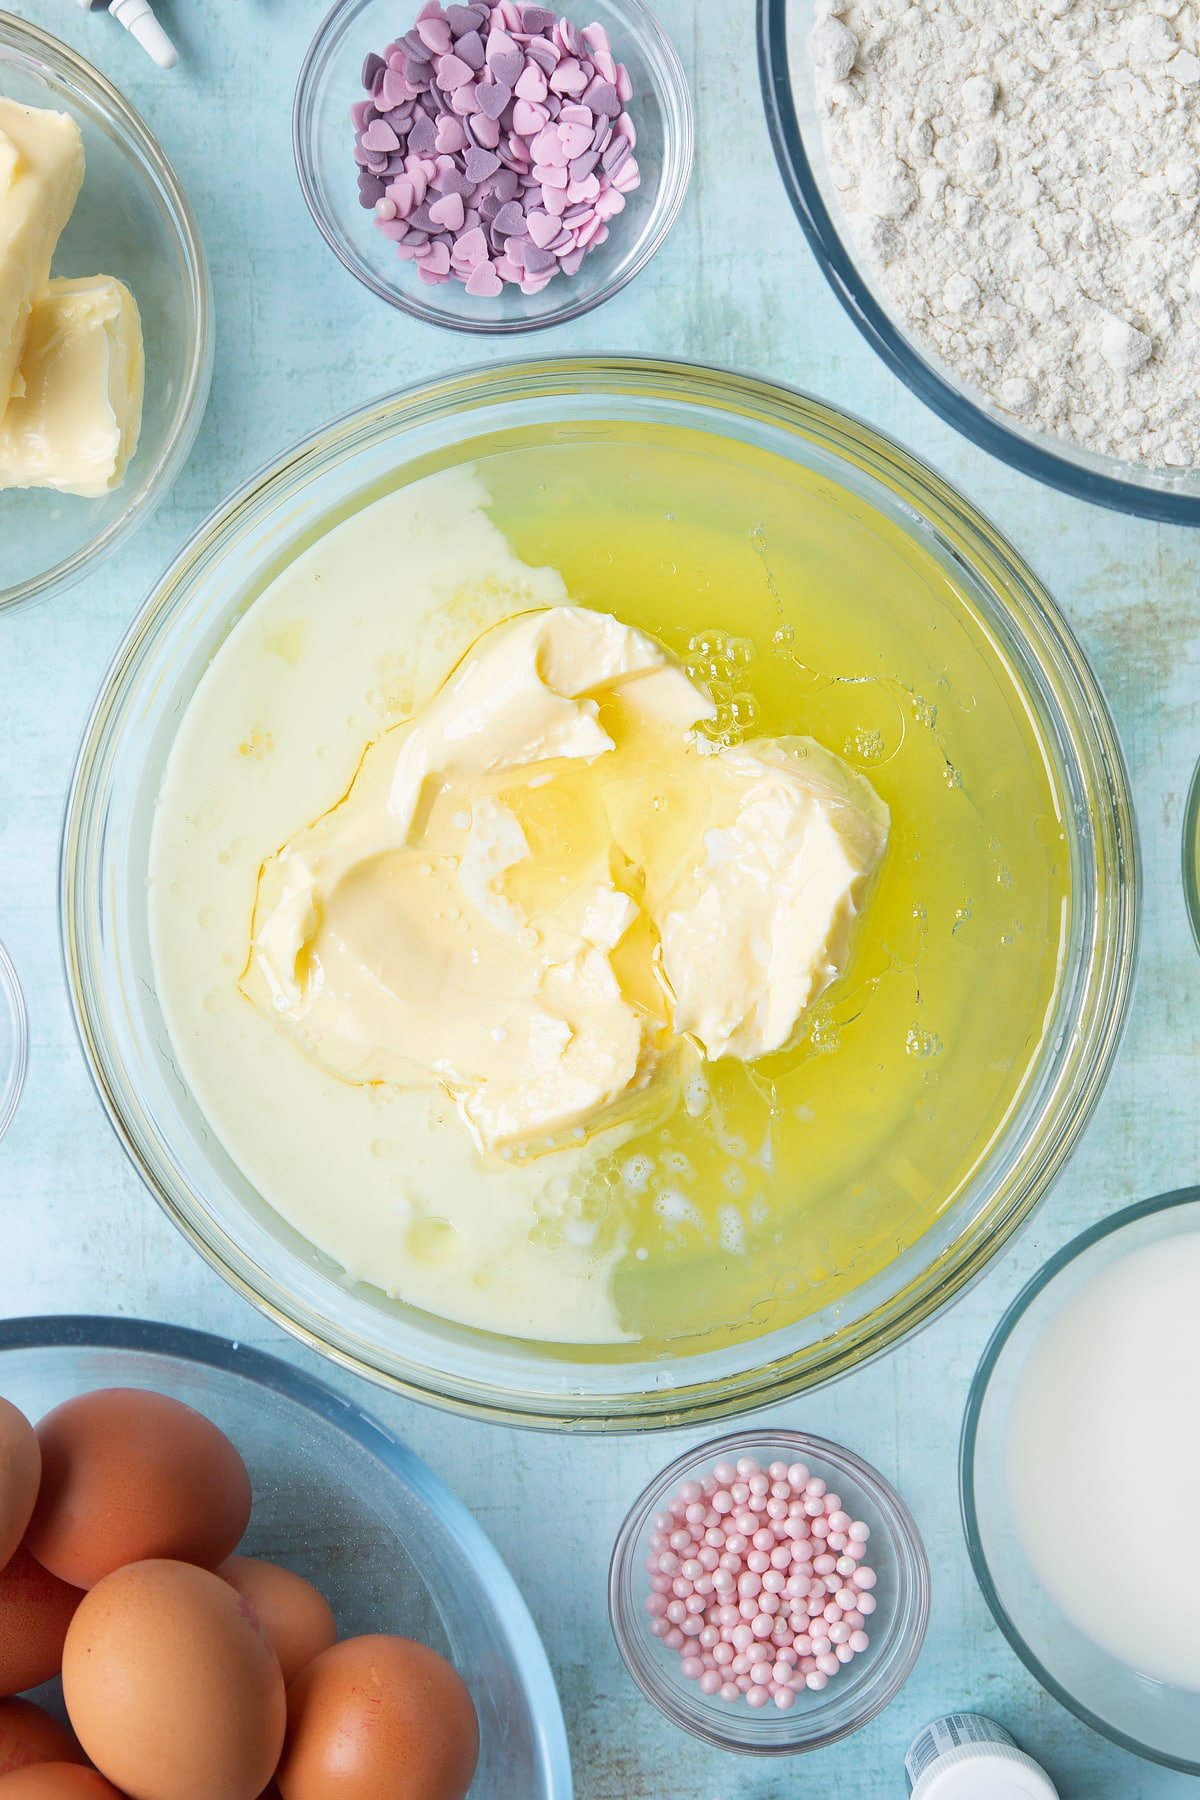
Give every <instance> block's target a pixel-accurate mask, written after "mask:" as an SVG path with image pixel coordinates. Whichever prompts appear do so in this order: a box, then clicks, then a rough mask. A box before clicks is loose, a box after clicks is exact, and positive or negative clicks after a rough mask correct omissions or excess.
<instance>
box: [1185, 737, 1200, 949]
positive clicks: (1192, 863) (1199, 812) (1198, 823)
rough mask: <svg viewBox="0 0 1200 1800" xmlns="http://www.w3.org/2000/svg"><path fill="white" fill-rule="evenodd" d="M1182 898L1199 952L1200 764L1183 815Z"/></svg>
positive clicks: (1199, 763)
mask: <svg viewBox="0 0 1200 1800" xmlns="http://www.w3.org/2000/svg"><path fill="white" fill-rule="evenodd" d="M1183 897H1184V899H1185V900H1186V901H1187V909H1188V918H1189V920H1190V921H1191V926H1192V936H1193V937H1194V938H1195V940H1196V948H1197V949H1198V950H1200V762H1198V763H1197V764H1196V769H1195V773H1194V774H1193V776H1192V785H1191V787H1190V788H1189V789H1188V797H1187V806H1186V807H1185V809H1184V814H1183Z"/></svg>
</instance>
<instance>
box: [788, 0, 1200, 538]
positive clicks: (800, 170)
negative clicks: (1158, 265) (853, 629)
mask: <svg viewBox="0 0 1200 1800" xmlns="http://www.w3.org/2000/svg"><path fill="white" fill-rule="evenodd" d="M788 3H789V0H757V5H758V66H759V79H760V84H761V87H762V95H763V102H764V105H765V108H766V114H767V126H768V129H769V131H770V136H771V144H772V147H773V148H774V151H775V160H776V162H777V163H778V165H779V173H780V175H781V176H782V178H783V185H784V187H785V188H786V189H787V195H788V199H789V200H790V201H791V203H792V208H793V210H794V212H795V214H796V217H797V218H798V219H799V221H800V225H801V227H802V229H803V231H804V235H805V237H806V238H807V239H808V244H809V248H810V249H811V251H812V253H813V256H814V257H815V258H816V261H817V265H818V267H819V268H820V270H821V273H822V274H823V275H824V277H825V279H826V281H827V282H828V283H829V285H830V287H831V288H832V289H833V291H834V293H835V294H836V295H837V297H838V299H839V300H840V301H841V303H842V305H843V307H844V308H845V310H846V311H847V312H848V313H849V315H850V317H851V318H852V319H853V321H854V323H855V324H856V325H857V326H858V329H859V331H860V332H861V333H862V335H863V337H864V338H865V339H866V340H867V342H868V344H870V346H871V348H872V349H873V350H874V351H875V353H876V355H877V356H878V357H880V358H881V360H882V361H883V362H884V363H885V364H886V365H887V367H888V368H889V369H890V370H891V371H892V373H893V375H898V376H899V378H900V380H901V381H902V382H903V383H904V385H905V386H906V387H907V388H909V389H910V390H911V392H912V393H914V394H915V395H916V396H917V398H918V400H923V401H924V402H925V405H926V406H928V407H930V408H931V409H932V410H933V411H934V412H935V413H936V414H937V415H938V417H939V418H940V419H944V420H945V422H946V424H947V425H951V426H953V427H954V429H955V431H959V432H961V433H962V434H963V436H964V437H967V438H970V439H971V440H972V441H973V442H974V443H976V444H978V445H979V447H980V449H981V450H986V451H987V452H988V454H989V455H991V456H996V457H999V459H1000V460H1001V462H1006V463H1008V464H1009V465H1010V467H1012V468H1014V469H1019V470H1020V472H1021V473H1022V474H1023V475H1030V476H1032V477H1033V479H1034V480H1035V481H1041V482H1044V483H1045V484H1046V485H1047V486H1048V487H1054V488H1058V489H1059V490H1060V491H1061V492H1062V493H1065V494H1071V495H1073V496H1074V497H1075V498H1076V499H1078V500H1090V501H1092V502H1093V503H1094V504H1096V505H1097V506H1106V507H1109V508H1111V509H1112V510H1113V511H1114V512H1123V513H1133V514H1135V515H1136V516H1137V517H1139V518H1143V519H1159V520H1163V521H1166V522H1167V523H1169V524H1174V525H1200V494H1182V493H1172V492H1169V491H1165V490H1159V489H1154V488H1149V487H1143V486H1141V485H1140V484H1139V483H1137V482H1131V481H1122V480H1120V478H1119V477H1118V476H1115V475H1102V474H1100V473H1099V472H1098V471H1096V470H1093V469H1085V468H1082V467H1080V466H1079V465H1078V464H1076V463H1073V462H1071V461H1070V460H1069V459H1068V458H1067V457H1063V456H1055V455H1054V454H1053V452H1051V451H1049V450H1044V449H1042V448H1041V447H1040V446H1038V445H1036V444H1032V443H1030V442H1029V440H1028V439H1026V438H1024V437H1022V436H1021V435H1020V434H1019V433H1018V432H1016V431H1011V430H1009V429H1008V427H1007V426H1005V425H1004V424H1002V423H1001V422H1000V420H999V419H997V418H996V417H994V416H993V415H992V414H990V413H988V412H985V411H984V409H983V408H982V407H979V406H976V405H974V404H973V402H972V401H970V400H969V399H967V398H965V397H964V396H963V395H961V394H958V393H956V392H955V391H954V389H953V388H951V387H949V386H948V385H947V383H946V382H944V381H943V380H942V379H941V377H940V376H939V375H938V374H937V373H936V371H934V370H933V369H932V368H930V367H929V365H928V364H927V363H925V362H923V361H922V360H921V359H920V358H919V357H917V356H915V355H914V354H913V353H912V351H911V350H910V348H909V346H908V345H907V344H906V342H905V341H904V338H903V337H902V336H901V334H900V333H899V332H898V331H897V330H896V328H895V326H894V325H893V324H892V322H891V320H890V319H889V317H888V315H887V313H886V312H885V311H884V309H883V308H882V307H881V306H880V304H879V302H878V301H877V300H876V299H875V297H874V295H873V294H872V292H871V290H870V288H869V287H868V286H867V284H866V282H865V281H864V280H863V278H862V275H861V274H860V272H859V269H858V265H857V263H856V262H855V260H854V258H853V257H852V256H851V255H850V253H849V251H848V250H847V249H846V246H845V244H844V242H843V240H842V238H841V236H840V235H839V233H838V232H837V230H836V229H835V227H834V224H833V221H832V219H831V218H830V216H829V212H828V209H827V207H826V205H825V202H824V200H823V199H822V198H821V193H820V189H819V188H818V186H817V183H816V180H815V178H814V176H813V172H812V167H811V165H810V163H809V160H808V154H807V152H806V150H805V148H804V137H803V133H802V132H801V129H800V123H799V120H798V119H797V117H796V108H795V103H794V101H793V98H792V85H791V77H790V74H789V59H788V49H787V8H788ZM792 3H793V4H794V0H792Z"/></svg>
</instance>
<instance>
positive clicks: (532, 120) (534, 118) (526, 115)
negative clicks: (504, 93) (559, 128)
mask: <svg viewBox="0 0 1200 1800" xmlns="http://www.w3.org/2000/svg"><path fill="white" fill-rule="evenodd" d="M549 119H550V114H549V113H548V112H547V111H546V109H545V107H544V106H533V105H531V104H530V102H529V101H528V100H518V101H517V102H516V104H515V106H514V107H513V130H514V131H516V132H518V133H519V134H520V136H521V137H532V136H533V135H534V133H535V132H539V131H541V130H542V128H543V126H545V125H546V124H548V123H549ZM588 141H589V143H590V142H591V140H590V138H589V140H588Z"/></svg>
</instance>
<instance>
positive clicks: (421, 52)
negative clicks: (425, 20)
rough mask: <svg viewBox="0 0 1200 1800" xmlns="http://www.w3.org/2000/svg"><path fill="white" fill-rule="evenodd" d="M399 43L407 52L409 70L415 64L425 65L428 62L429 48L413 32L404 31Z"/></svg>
mask: <svg viewBox="0 0 1200 1800" xmlns="http://www.w3.org/2000/svg"><path fill="white" fill-rule="evenodd" d="M400 42H401V43H402V44H403V45H404V48H405V50H406V51H407V52H408V64H409V67H410V68H411V66H412V64H413V63H415V62H418V63H427V62H428V61H429V46H428V44H427V43H426V42H425V41H424V39H423V38H422V37H420V36H419V35H418V34H417V33H416V32H415V31H406V32H405V34H404V36H403V37H402V38H401V40H400Z"/></svg>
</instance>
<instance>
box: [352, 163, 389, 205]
mask: <svg viewBox="0 0 1200 1800" xmlns="http://www.w3.org/2000/svg"><path fill="white" fill-rule="evenodd" d="M383 193H384V188H383V183H382V181H380V179H379V177H378V175H368V174H367V171H366V170H365V169H364V170H363V172H362V174H361V175H360V176H359V178H358V199H359V204H360V205H361V206H365V207H367V208H368V209H369V210H371V211H374V209H375V202H376V201H377V200H382V199H383Z"/></svg>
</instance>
